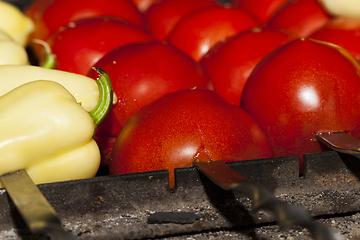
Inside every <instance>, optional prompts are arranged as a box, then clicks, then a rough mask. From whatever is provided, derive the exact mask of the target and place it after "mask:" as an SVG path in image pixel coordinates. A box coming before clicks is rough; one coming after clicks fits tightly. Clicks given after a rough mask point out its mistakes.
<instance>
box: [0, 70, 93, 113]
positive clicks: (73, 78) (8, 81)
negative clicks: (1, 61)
mask: <svg viewBox="0 0 360 240" xmlns="http://www.w3.org/2000/svg"><path fill="white" fill-rule="evenodd" d="M36 80H51V81H55V82H58V83H60V84H61V85H63V86H64V87H65V88H66V89H67V90H68V91H69V92H70V93H71V94H72V95H73V96H74V97H75V99H76V100H77V102H79V103H81V105H82V106H83V108H84V109H85V110H87V111H90V110H92V109H93V108H94V107H95V106H96V104H97V102H98V99H99V89H98V86H97V84H96V81H94V79H92V78H89V77H86V76H83V75H80V74H75V73H70V72H65V71H60V70H55V69H47V68H42V67H38V66H31V65H0V96H2V95H4V94H6V93H7V92H9V91H11V90H12V89H14V88H16V87H18V86H20V85H22V84H24V83H27V82H31V81H36Z"/></svg>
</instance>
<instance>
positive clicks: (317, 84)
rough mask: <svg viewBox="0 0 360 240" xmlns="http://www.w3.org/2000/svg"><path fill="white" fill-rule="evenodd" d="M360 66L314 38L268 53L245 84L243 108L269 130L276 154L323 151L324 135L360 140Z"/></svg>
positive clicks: (289, 44) (269, 137) (288, 154)
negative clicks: (345, 135)
mask: <svg viewBox="0 0 360 240" xmlns="http://www.w3.org/2000/svg"><path fill="white" fill-rule="evenodd" d="M359 73H360V65H359V63H358V62H357V61H356V60H355V59H354V58H353V57H352V56H351V55H350V54H349V53H347V52H345V51H344V50H343V49H341V48H339V47H334V45H330V44H327V43H325V42H319V41H315V40H311V39H299V40H295V41H293V42H291V43H288V44H286V45H284V46H282V47H280V48H278V49H277V50H275V51H274V52H272V53H270V54H269V55H267V56H266V57H265V58H264V59H263V60H262V61H261V62H260V63H259V64H258V65H257V67H256V68H255V69H254V71H253V72H252V74H251V75H250V77H249V79H248V81H247V82H246V84H245V87H244V91H243V94H242V99H241V105H240V106H241V107H242V108H243V109H244V110H245V111H246V112H248V113H249V114H250V115H251V116H252V117H253V118H254V119H255V120H256V121H257V122H258V124H259V125H260V127H261V128H262V129H263V130H264V131H265V134H266V136H267V137H268V139H269V141H270V143H271V145H272V147H273V150H274V152H275V155H276V156H277V157H280V156H290V155H297V156H299V158H300V169H302V156H303V154H307V153H315V152H321V151H323V150H325V149H326V148H325V147H324V146H323V145H321V144H320V143H319V142H318V141H317V140H316V139H315V137H314V135H315V134H317V133H319V132H333V131H347V132H349V133H350V134H351V135H353V136H354V137H356V138H358V139H360V111H359V109H360V75H359Z"/></svg>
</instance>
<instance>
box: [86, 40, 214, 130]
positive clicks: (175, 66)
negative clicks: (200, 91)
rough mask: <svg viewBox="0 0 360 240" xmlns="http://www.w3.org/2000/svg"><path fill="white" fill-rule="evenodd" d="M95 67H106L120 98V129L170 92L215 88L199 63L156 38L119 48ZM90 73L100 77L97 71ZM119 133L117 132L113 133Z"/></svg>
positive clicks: (116, 111) (117, 110) (116, 114)
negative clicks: (139, 112) (141, 110)
mask: <svg viewBox="0 0 360 240" xmlns="http://www.w3.org/2000/svg"><path fill="white" fill-rule="evenodd" d="M94 67H96V68H101V69H103V70H104V71H105V72H106V73H107V74H108V75H109V77H110V79H111V82H112V83H113V89H114V92H115V94H116V95H117V101H118V102H117V104H116V105H115V106H114V109H113V112H114V117H115V119H116V124H115V126H116V127H119V126H120V129H121V127H122V126H124V125H125V123H126V122H127V121H128V120H129V118H130V117H131V116H132V115H133V114H134V113H135V112H136V111H138V110H139V109H140V108H142V107H143V106H145V105H146V104H148V103H150V102H152V101H154V100H155V99H157V98H159V97H161V96H163V95H165V94H167V93H170V92H175V91H177V90H181V89H186V88H194V87H198V88H212V85H211V81H210V78H209V76H208V75H207V74H206V72H204V70H203V69H202V67H201V66H200V64H199V63H198V62H196V61H194V60H193V59H192V58H191V57H189V56H188V55H186V54H185V53H184V52H182V51H181V50H179V49H177V48H176V47H174V46H172V45H170V44H165V43H161V42H157V41H156V42H142V43H134V44H128V45H126V46H123V47H120V48H117V49H115V50H113V51H111V52H109V53H107V54H106V55H105V56H104V57H103V58H101V59H100V60H99V61H98V62H97V63H95V64H94ZM88 76H90V77H92V78H94V79H96V78H97V74H96V73H95V72H94V71H90V72H89V74H88ZM102 125H104V124H102ZM118 134H119V131H115V132H113V134H112V136H117V135H118Z"/></svg>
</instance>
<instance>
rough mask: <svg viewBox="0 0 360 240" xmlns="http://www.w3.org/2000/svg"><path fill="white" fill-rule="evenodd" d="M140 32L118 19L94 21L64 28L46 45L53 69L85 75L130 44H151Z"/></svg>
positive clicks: (140, 30)
mask: <svg viewBox="0 0 360 240" xmlns="http://www.w3.org/2000/svg"><path fill="white" fill-rule="evenodd" d="M151 40H153V37H152V36H151V35H150V34H149V33H148V32H145V31H144V30H143V29H141V28H138V27H136V26H135V25H133V24H130V23H128V22H125V21H123V20H121V19H117V18H110V17H97V18H88V19H82V20H79V21H77V22H75V23H74V24H70V25H68V26H66V27H65V28H64V29H63V30H62V31H59V32H58V33H56V34H55V35H54V36H53V37H52V38H51V39H50V40H49V41H48V42H49V45H50V47H51V50H52V52H53V54H55V55H56V59H57V64H56V69H58V70H63V71H68V72H73V73H78V74H83V75H86V74H87V73H88V72H89V70H90V69H91V67H92V66H93V65H94V64H95V63H96V62H97V61H98V60H99V59H100V58H102V57H103V56H104V55H105V54H106V53H108V52H109V51H111V50H113V49H115V48H117V47H119V46H122V45H125V44H129V43H133V42H141V41H151Z"/></svg>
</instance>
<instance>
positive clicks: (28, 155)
mask: <svg viewBox="0 0 360 240" xmlns="http://www.w3.org/2000/svg"><path fill="white" fill-rule="evenodd" d="M99 71H100V70H99ZM99 73H100V72H99ZM97 83H98V85H99V89H100V98H99V102H98V104H97V106H96V107H95V109H94V110H92V111H91V112H89V113H88V112H87V111H85V110H84V108H82V107H81V106H80V105H79V104H78V103H77V101H76V99H75V98H74V97H73V96H72V94H71V93H70V92H69V91H67V90H66V88H64V87H63V86H62V85H60V84H59V83H57V82H53V81H46V80H38V81H34V82H29V83H26V84H23V85H21V86H19V87H17V88H15V89H13V90H12V91H10V92H8V93H7V94H5V95H3V96H2V97H0V129H2V130H1V134H0V175H3V174H6V173H9V172H13V171H16V170H19V169H25V170H26V171H27V172H28V174H29V176H30V177H31V179H32V180H33V181H34V183H35V184H39V183H48V182H57V181H66V180H73V179H81V178H90V177H94V176H95V174H96V173H97V171H98V168H99V165H100V151H99V148H98V146H97V144H96V143H95V141H94V140H93V138H92V137H93V135H94V131H95V128H96V126H98V125H99V124H100V123H101V121H102V120H103V119H104V118H105V117H106V115H107V114H108V112H109V110H110V108H111V105H112V96H113V93H112V86H111V81H110V80H109V78H108V76H107V74H106V73H104V72H101V76H100V78H99V80H98V81H97ZM0 187H1V186H0Z"/></svg>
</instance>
